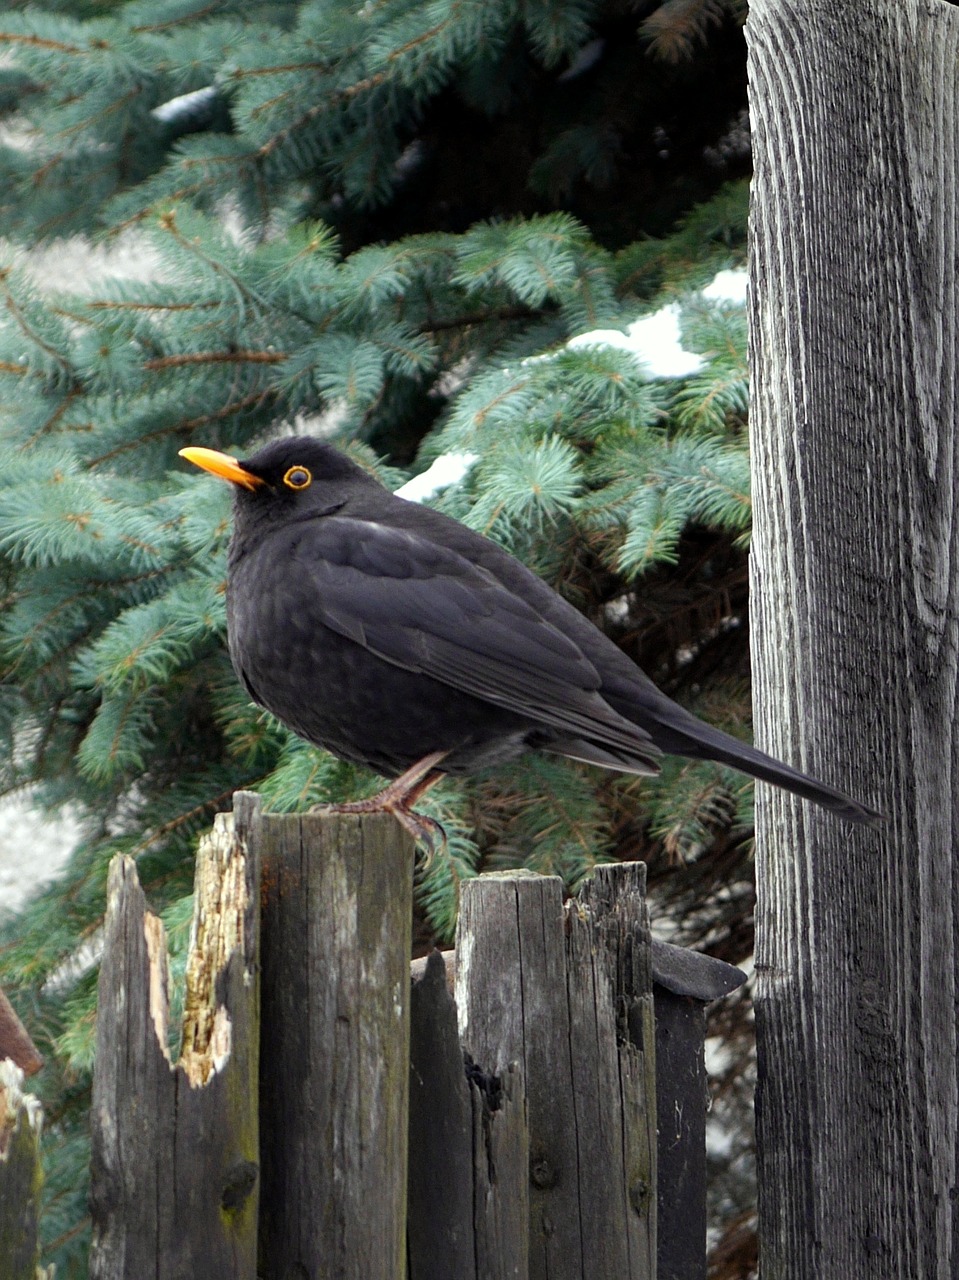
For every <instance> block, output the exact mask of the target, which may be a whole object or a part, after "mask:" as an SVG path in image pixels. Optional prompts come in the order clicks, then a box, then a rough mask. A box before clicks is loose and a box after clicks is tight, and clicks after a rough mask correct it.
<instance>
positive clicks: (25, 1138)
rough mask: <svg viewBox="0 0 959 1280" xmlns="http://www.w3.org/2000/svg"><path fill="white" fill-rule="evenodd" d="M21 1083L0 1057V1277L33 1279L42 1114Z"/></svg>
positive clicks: (16, 1071) (13, 1067) (14, 1069)
mask: <svg viewBox="0 0 959 1280" xmlns="http://www.w3.org/2000/svg"><path fill="white" fill-rule="evenodd" d="M22 1085H23V1071H22V1070H21V1069H20V1068H19V1067H18V1066H16V1065H15V1064H14V1063H13V1061H12V1060H11V1059H10V1058H4V1059H2V1060H0V1280H38V1268H37V1264H38V1262H39V1260H40V1237H39V1233H38V1223H39V1215H40V1188H41V1185H42V1182H43V1175H42V1172H41V1168H40V1129H41V1125H42V1122H43V1115H42V1112H41V1110H40V1104H39V1102H38V1101H37V1099H36V1098H34V1097H31V1096H30V1095H29V1094H25V1093H24V1092H23V1088H22Z"/></svg>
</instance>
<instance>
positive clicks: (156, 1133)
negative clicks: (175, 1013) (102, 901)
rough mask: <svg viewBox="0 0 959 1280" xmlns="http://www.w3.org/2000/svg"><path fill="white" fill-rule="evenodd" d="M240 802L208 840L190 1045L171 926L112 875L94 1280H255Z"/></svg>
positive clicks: (251, 860) (248, 950) (248, 885)
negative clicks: (179, 1026)
mask: <svg viewBox="0 0 959 1280" xmlns="http://www.w3.org/2000/svg"><path fill="white" fill-rule="evenodd" d="M250 816H251V810H250V807H249V806H248V805H246V806H245V805H244V804H243V803H242V801H240V802H239V803H238V804H237V806H236V811H235V814H234V815H233V816H231V815H228V814H220V815H219V816H218V817H217V820H216V825H215V827H214V830H213V834H212V835H210V836H205V837H204V838H203V839H202V840H201V841H200V848H199V851H198V854H197V871H196V889H195V898H196V901H195V906H194V917H193V933H192V938H191V948H190V957H189V961H188V965H187V993H186V1007H185V1011H184V1021H183V1047H182V1051H181V1054H180V1058H179V1061H178V1062H177V1063H176V1064H174V1062H173V1061H172V1058H171V1054H170V1049H169V1046H168V1032H167V1019H168V1012H169V1004H168V991H167V982H168V974H167V952H166V940H165V937H164V931H163V925H162V924H161V922H160V920H159V919H158V917H157V916H155V915H153V914H152V913H151V912H150V911H148V910H147V908H146V901H145V899H144V895H143V890H142V889H141V888H140V884H139V881H138V879H137V874H136V867H135V864H134V862H133V860H132V858H128V857H122V856H118V857H116V858H114V860H113V862H112V864H111V866H110V875H109V881H108V887H107V915H106V923H105V926H104V945H103V960H102V964H101V967H100V983H99V995H98V1010H97V1057H96V1067H95V1070H94V1077H93V1105H92V1109H91V1128H92V1146H93V1152H92V1162H91V1170H90V1180H91V1196H90V1198H91V1210H92V1214H93V1243H92V1247H91V1254H90V1275H91V1277H92V1280H143V1277H144V1276H151V1277H154V1278H155V1280H184V1277H188V1276H190V1277H192V1276H203V1277H204V1280H254V1278H255V1276H256V1222H257V1190H258V1173H259V1151H258V1133H257V1088H256V1084H257V1067H258V1062H257V1055H258V1046H259V1027H258V983H257V970H258V966H257V954H256V947H257V917H258V913H259V900H260V898H259V867H258V865H257V863H256V860H255V857H254V856H252V851H251V848H250V842H249V840H248V832H249V820H250Z"/></svg>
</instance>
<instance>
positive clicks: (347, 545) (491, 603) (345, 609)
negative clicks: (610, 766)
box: [288, 516, 660, 771]
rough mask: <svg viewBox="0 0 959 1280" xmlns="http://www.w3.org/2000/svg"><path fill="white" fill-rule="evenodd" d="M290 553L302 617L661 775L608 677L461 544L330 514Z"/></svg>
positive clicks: (302, 533) (652, 750)
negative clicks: (617, 704)
mask: <svg viewBox="0 0 959 1280" xmlns="http://www.w3.org/2000/svg"><path fill="white" fill-rule="evenodd" d="M289 555H290V558H291V559H292V561H293V563H294V564H295V566H296V569H297V572H296V573H294V574H293V575H292V576H290V578H289V579H288V581H290V582H291V583H293V584H295V585H293V587H292V588H291V589H292V590H293V592H294V594H295V597H296V598H295V600H294V601H291V603H292V604H294V606H296V605H299V607H300V608H301V609H302V616H305V617H309V618H311V619H312V618H316V619H317V621H319V622H322V623H323V625H325V626H327V627H329V628H330V629H331V630H333V631H336V632H337V633H338V634H340V635H342V636H346V637H347V638H348V639H350V640H353V641H354V642H355V643H356V644H359V645H362V646H363V647H364V648H365V649H367V650H369V652H371V653H375V654H376V655H377V656H378V657H380V658H382V659H384V660H385V661H387V662H391V663H394V664H395V665H396V666H399V667H403V668H405V669H406V670H409V671H416V672H418V673H421V674H423V675H428V676H430V677H432V678H433V679H435V680H438V681H440V682H442V683H444V684H447V685H450V686H451V687H453V688H455V689H459V690H462V691H463V692H465V693H469V694H471V695H473V696H474V697H477V698H481V699H483V700H485V701H487V702H491V703H493V704H494V705H496V706H500V707H504V708H506V709H507V710H510V711H515V712H516V713H517V714H519V715H523V716H528V717H529V718H530V719H532V720H534V721H538V722H541V723H542V724H543V725H545V726H549V727H550V728H552V729H554V730H558V731H559V732H560V733H562V734H567V735H570V736H571V737H574V738H579V739H585V740H587V741H595V742H598V743H604V744H607V745H608V746H610V747H612V748H614V749H616V750H618V751H620V752H625V753H626V754H627V755H628V756H630V757H632V758H633V759H634V760H635V761H636V763H637V764H639V763H644V764H645V765H647V766H648V767H649V769H650V771H658V764H657V761H658V759H659V756H660V752H659V750H658V748H657V747H655V746H654V745H653V744H652V741H651V739H650V737H649V735H648V734H647V733H646V732H645V730H643V729H641V728H640V727H639V726H638V725H635V724H632V723H631V722H630V721H629V720H627V719H625V718H624V717H623V716H621V715H620V714H619V713H618V712H616V711H614V710H613V708H612V707H610V706H609V705H608V704H607V703H606V702H605V701H604V699H603V698H602V696H601V695H600V694H599V693H598V692H597V690H598V689H599V687H600V685H601V683H602V681H601V679H600V676H599V674H598V672H597V670H596V668H595V666H594V665H593V663H592V662H591V661H590V660H589V658H588V657H587V656H586V655H585V654H584V653H583V651H582V650H581V649H580V648H579V646H578V645H576V644H575V643H574V642H573V641H572V640H570V639H569V638H568V637H567V636H566V635H564V634H563V632H562V631H561V630H560V629H559V628H558V627H557V626H555V625H554V624H553V623H551V622H548V621H546V619H544V618H543V617H541V616H540V614H539V613H538V612H537V611H536V610H535V609H534V608H533V607H532V606H531V605H530V604H528V603H527V601H526V600H524V599H523V598H522V596H520V595H519V594H517V593H516V592H515V591H512V590H510V589H509V588H507V587H506V586H504V585H503V584H502V583H501V582H499V581H498V580H497V578H495V577H494V576H493V574H491V573H490V572H489V571H488V570H486V569H483V568H481V567H479V566H478V565H475V564H473V563H472V562H471V561H470V560H467V559H466V558H465V557H464V556H461V555H459V554H458V553H457V552H456V551H454V550H452V549H450V548H449V547H444V546H441V545H439V544H437V543H436V542H434V541H430V540H428V539H426V538H424V537H423V536H421V535H418V534H417V533H416V532H414V531H411V530H408V529H400V528H396V527H394V526H391V525H385V524H377V523H375V522H373V521H370V520H357V519H352V518H349V517H346V516H330V517H327V518H325V519H323V520H320V521H317V522H315V523H311V524H310V525H309V526H302V527H301V529H300V530H299V531H297V533H296V535H295V536H294V539H293V543H292V545H291V547H290V552H289ZM597 636H599V633H597Z"/></svg>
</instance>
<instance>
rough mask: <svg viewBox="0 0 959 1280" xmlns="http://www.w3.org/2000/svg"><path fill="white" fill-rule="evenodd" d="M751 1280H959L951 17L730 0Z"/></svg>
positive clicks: (954, 31)
mask: <svg viewBox="0 0 959 1280" xmlns="http://www.w3.org/2000/svg"><path fill="white" fill-rule="evenodd" d="M747 37H748V42H749V77H750V99H751V110H752V121H753V139H754V151H755V164H756V176H755V181H754V186H753V207H752V213H751V234H752V258H751V269H750V322H751V373H752V396H753V406H752V411H751V436H752V447H753V459H754V499H755V519H754V539H753V553H752V594H751V599H752V635H753V646H754V664H755V701H756V708H755V710H756V737H757V740H758V741H759V742H760V743H761V745H762V746H764V747H765V748H767V749H769V750H771V751H773V752H775V753H776V754H779V755H782V756H784V757H786V758H787V759H789V760H792V761H795V762H796V763H797V764H799V765H800V766H802V767H803V768H806V769H808V770H809V771H810V772H812V773H815V774H818V775H819V776H820V777H823V778H824V779H825V780H827V781H829V782H832V783H835V784H836V785H839V786H841V787H843V788H844V789H846V790H849V791H851V792H853V793H854V794H855V795H857V796H858V797H861V798H863V799H864V800H866V801H867V802H868V803H872V804H874V805H876V806H877V807H879V808H880V809H882V810H883V811H884V812H885V813H886V814H887V815H888V823H887V825H886V826H885V828H884V829H883V830H882V831H881V832H875V831H870V830H864V829H857V828H853V827H850V826H843V825H841V824H839V823H837V821H836V820H835V819H833V818H830V817H829V816H828V815H826V814H823V813H821V812H819V811H815V810H813V809H812V808H811V807H809V806H807V805H804V804H801V803H800V802H799V801H797V800H796V799H794V798H793V797H790V796H787V795H785V794H784V793H782V792H777V793H775V794H774V793H772V792H771V791H770V790H769V789H767V788H763V787H760V788H759V791H758V804H757V876H758V882H759V885H758V904H757V965H756V968H757V992H756V1006H757V1038H758V1047H759V1092H758V1097H757V1137H758V1145H759V1181H760V1236H761V1250H762V1254H761V1259H762V1262H761V1265H762V1273H763V1280H778V1278H779V1277H786V1276H788V1277H789V1280H851V1278H853V1277H855V1278H858V1277H877V1280H878V1278H879V1277H881V1278H882V1280H889V1278H890V1277H910V1278H912V1277H923V1280H951V1278H952V1277H955V1276H956V1275H959V1217H957V1215H959V1188H957V1184H959V1176H957V1175H959V1158H957V1157H959V1153H957V1133H959V1097H957V1079H959V1045H957V1020H956V1007H957V998H959V973H957V953H956V937H957V930H959V869H957V863H956V858H955V852H954V851H955V847H956V840H957V834H959V811H957V770H959V736H957V732H956V703H957V692H959V689H957V683H959V680H957V677H959V657H957V633H959V571H957V570H959V519H957V502H956V482H957V473H959V468H957V461H959V457H957V454H959V450H957V430H956V400H955V388H956V382H957V376H959V370H957V363H959V361H957V355H959V351H957V298H956V275H957V272H956V266H957V253H956V246H957V230H959V227H957V205H956V192H957V178H956V157H957V155H959V123H957V113H956V104H957V101H959V92H957V90H959V84H957V78H959V77H957V65H959V64H957V58H959V12H957V11H956V9H955V8H952V7H950V6H948V5H946V4H942V3H939V2H938V0H860V2H859V3H856V4H849V3H839V4H837V3H836V0H753V3H752V4H751V7H750V16H749V22H748V24H747Z"/></svg>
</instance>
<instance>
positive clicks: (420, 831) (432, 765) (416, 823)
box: [310, 751, 446, 858]
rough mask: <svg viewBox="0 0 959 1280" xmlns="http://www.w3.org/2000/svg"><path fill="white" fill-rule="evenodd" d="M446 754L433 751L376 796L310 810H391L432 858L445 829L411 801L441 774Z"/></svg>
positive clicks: (348, 811) (335, 811) (326, 811)
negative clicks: (442, 762) (416, 807)
mask: <svg viewBox="0 0 959 1280" xmlns="http://www.w3.org/2000/svg"><path fill="white" fill-rule="evenodd" d="M445 755H446V752H445V751H434V752H433V753H432V754H431V755H428V756H424V757H423V759H422V760H419V761H417V763H416V764H414V765H413V766H412V768H410V769H407V770H406V772H405V773H403V774H400V776H399V777H398V778H395V779H394V780H393V781H392V782H391V783H390V784H389V785H388V786H386V787H384V788H383V790H382V791H378V792H377V793H376V795H375V796H368V797H367V798H366V799H365V800H351V801H348V802H346V803H344V804H317V805H314V806H313V807H312V809H311V810H310V812H311V813H391V814H392V815H393V817H394V818H395V819H396V820H397V822H398V823H399V824H400V826H401V827H403V829H404V830H405V831H408V832H409V833H410V835H411V836H412V837H413V839H414V840H415V841H416V843H417V844H419V845H423V846H424V847H425V848H426V851H427V856H428V857H429V858H432V857H433V854H434V853H435V852H436V850H437V848H440V849H444V848H445V847H446V832H445V831H444V830H443V828H442V827H441V826H440V824H439V823H438V822H437V821H436V819H435V818H430V817H428V816H427V815H426V814H425V813H417V812H416V811H415V810H414V809H413V805H414V804H415V803H416V801H417V800H418V799H419V798H420V796H422V795H425V794H426V792H427V791H429V789H430V787H432V786H434V785H435V784H436V783H437V782H439V780H440V778H442V777H443V774H442V772H441V771H440V770H439V769H437V768H436V766H437V765H438V764H439V762H440V761H441V760H442V759H443V757H444V756H445Z"/></svg>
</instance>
